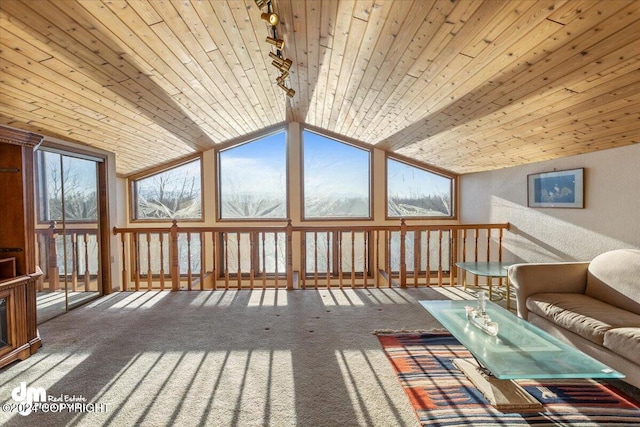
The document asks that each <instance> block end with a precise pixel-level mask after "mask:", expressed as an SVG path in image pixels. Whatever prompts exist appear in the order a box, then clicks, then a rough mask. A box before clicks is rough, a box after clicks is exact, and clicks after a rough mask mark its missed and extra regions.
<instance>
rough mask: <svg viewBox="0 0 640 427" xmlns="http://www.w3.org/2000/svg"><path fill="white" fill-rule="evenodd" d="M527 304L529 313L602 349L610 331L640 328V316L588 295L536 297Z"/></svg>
mask: <svg viewBox="0 0 640 427" xmlns="http://www.w3.org/2000/svg"><path fill="white" fill-rule="evenodd" d="M526 304H527V309H529V311H531V312H533V313H535V314H537V315H538V316H541V317H543V318H545V319H547V320H549V321H551V322H554V323H555V324H557V325H558V326H560V327H562V328H564V329H567V330H569V331H571V332H574V333H576V334H578V335H580V336H581V337H583V338H585V339H587V340H589V341H591V342H593V343H595V344H598V345H604V336H605V333H606V332H607V331H609V330H610V329H613V328H624V327H638V326H640V315H638V314H635V313H632V312H630V311H626V310H623V309H621V308H618V307H614V306H612V305H610V304H607V303H605V302H602V301H600V300H597V299H595V298H592V297H590V296H587V295H584V294H572V293H541V294H534V295H531V296H530V297H529V298H527V303H526Z"/></svg>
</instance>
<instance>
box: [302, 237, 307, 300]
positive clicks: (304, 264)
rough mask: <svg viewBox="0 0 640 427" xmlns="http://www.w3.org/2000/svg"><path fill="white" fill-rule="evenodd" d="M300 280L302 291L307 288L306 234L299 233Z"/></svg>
mask: <svg viewBox="0 0 640 427" xmlns="http://www.w3.org/2000/svg"><path fill="white" fill-rule="evenodd" d="M300 244H301V250H300V264H301V265H300V280H302V289H306V288H307V233H306V232H305V231H303V232H301V233H300Z"/></svg>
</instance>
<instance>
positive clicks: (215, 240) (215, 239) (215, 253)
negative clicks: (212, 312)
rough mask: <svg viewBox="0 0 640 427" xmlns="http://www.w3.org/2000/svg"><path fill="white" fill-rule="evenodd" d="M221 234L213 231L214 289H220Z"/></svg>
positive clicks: (212, 268) (212, 269)
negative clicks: (219, 255) (219, 240)
mask: <svg viewBox="0 0 640 427" xmlns="http://www.w3.org/2000/svg"><path fill="white" fill-rule="evenodd" d="M218 236H219V234H218V233H217V232H215V231H214V232H212V233H211V246H212V249H211V271H212V273H211V274H212V275H213V279H212V281H213V290H214V291H215V290H216V289H218V260H219V258H218V245H217V243H218V239H219V237H218Z"/></svg>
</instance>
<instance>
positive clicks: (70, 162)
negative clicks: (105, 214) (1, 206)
mask: <svg viewBox="0 0 640 427" xmlns="http://www.w3.org/2000/svg"><path fill="white" fill-rule="evenodd" d="M38 168H39V169H38V174H39V176H40V179H39V181H38V187H37V192H38V201H39V205H38V206H39V209H38V219H39V220H40V221H41V222H46V221H61V220H62V219H63V215H62V206H63V194H64V219H65V220H66V221H73V222H95V221H96V220H97V219H98V198H97V191H96V189H97V187H98V186H97V174H96V165H95V162H93V161H90V160H83V159H78V158H74V157H68V156H62V155H60V154H57V153H51V152H47V151H40V152H38Z"/></svg>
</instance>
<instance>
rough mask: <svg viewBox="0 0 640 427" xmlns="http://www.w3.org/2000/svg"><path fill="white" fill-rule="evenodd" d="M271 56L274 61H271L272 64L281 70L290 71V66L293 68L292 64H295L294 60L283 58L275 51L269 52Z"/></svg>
mask: <svg viewBox="0 0 640 427" xmlns="http://www.w3.org/2000/svg"><path fill="white" fill-rule="evenodd" d="M269 57H270V58H271V59H273V62H271V65H273V66H274V67H276V68H277V69H278V70H280V71H289V68H291V64H293V62H292V61H291V60H290V59H288V58H281V57H279V56H278V55H276V54H275V53H273V52H269Z"/></svg>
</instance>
